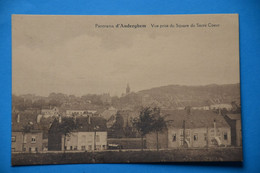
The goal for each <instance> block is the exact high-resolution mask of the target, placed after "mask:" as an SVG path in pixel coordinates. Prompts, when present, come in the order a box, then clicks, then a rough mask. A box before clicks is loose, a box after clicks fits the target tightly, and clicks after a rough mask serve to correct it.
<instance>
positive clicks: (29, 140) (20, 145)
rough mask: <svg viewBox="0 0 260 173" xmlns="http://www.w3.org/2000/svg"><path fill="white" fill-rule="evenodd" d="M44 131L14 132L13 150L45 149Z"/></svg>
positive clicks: (33, 150)
mask: <svg viewBox="0 0 260 173" xmlns="http://www.w3.org/2000/svg"><path fill="white" fill-rule="evenodd" d="M42 141H43V138H42V132H41V131H39V130H31V131H29V132H20V131H17V132H12V152H39V151H42V150H43V146H42V143H43V142H42Z"/></svg>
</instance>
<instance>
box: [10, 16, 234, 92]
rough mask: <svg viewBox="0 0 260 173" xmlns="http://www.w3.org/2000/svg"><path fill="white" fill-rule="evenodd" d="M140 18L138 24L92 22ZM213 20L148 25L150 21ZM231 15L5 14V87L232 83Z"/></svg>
mask: <svg viewBox="0 0 260 173" xmlns="http://www.w3.org/2000/svg"><path fill="white" fill-rule="evenodd" d="M121 23H122V24H145V25H146V26H147V27H146V28H137V29H134V28H96V27H95V24H99V25H116V24H121ZM191 23H194V24H195V26H196V25H197V23H200V24H208V23H215V24H219V27H203V28H201V27H194V28H176V27H175V28H152V27H151V24H158V25H161V24H173V25H175V24H191ZM238 40H239V38H238V18H237V16H236V15H203V16H201V15H194V16H190V15H187V16H181V15H180V16H40V15H38V16H37V15H34V16H33V15H14V16H13V17H12V92H13V94H17V95H21V94H28V93H30V94H36V95H41V96H47V95H49V93H51V92H61V93H64V94H74V95H77V96H81V95H84V94H101V93H110V95H121V93H123V92H125V88H126V85H127V83H129V85H130V88H131V90H132V91H135V92H136V91H140V90H144V89H150V88H153V87H159V86H165V85H172V84H179V85H207V84H213V83H214V84H232V83H239V47H238V46H239V43H238Z"/></svg>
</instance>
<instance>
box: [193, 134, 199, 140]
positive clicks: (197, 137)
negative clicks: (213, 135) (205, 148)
mask: <svg viewBox="0 0 260 173" xmlns="http://www.w3.org/2000/svg"><path fill="white" fill-rule="evenodd" d="M198 139H199V135H198V133H194V136H193V140H194V141H198Z"/></svg>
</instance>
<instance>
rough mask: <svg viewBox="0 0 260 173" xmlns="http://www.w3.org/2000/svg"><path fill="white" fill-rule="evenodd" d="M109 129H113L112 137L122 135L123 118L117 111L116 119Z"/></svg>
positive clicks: (120, 136)
mask: <svg viewBox="0 0 260 173" xmlns="http://www.w3.org/2000/svg"><path fill="white" fill-rule="evenodd" d="M111 130H112V131H113V133H112V134H113V136H114V137H116V138H122V137H124V118H123V116H122V115H121V114H120V113H119V112H117V113H116V121H115V123H114V124H113V126H112V127H111Z"/></svg>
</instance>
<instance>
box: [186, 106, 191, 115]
mask: <svg viewBox="0 0 260 173" xmlns="http://www.w3.org/2000/svg"><path fill="white" fill-rule="evenodd" d="M185 110H186V111H187V115H190V114H191V106H186V107H185Z"/></svg>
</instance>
